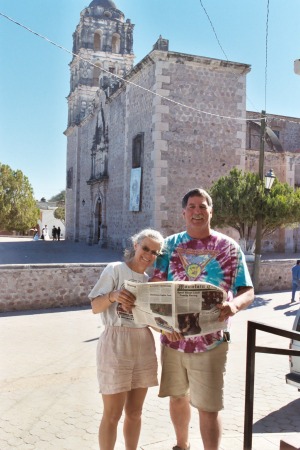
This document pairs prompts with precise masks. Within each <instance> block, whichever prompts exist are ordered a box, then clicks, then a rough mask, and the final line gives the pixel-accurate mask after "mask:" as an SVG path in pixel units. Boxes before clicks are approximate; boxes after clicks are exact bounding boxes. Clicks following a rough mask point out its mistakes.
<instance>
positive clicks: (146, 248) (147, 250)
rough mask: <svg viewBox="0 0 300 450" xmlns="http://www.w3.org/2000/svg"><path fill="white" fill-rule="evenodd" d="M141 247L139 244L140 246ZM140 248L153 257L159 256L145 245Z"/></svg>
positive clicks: (158, 253) (157, 252)
mask: <svg viewBox="0 0 300 450" xmlns="http://www.w3.org/2000/svg"><path fill="white" fill-rule="evenodd" d="M140 245H141V244H140ZM141 248H142V250H143V251H144V252H146V253H151V255H153V256H159V255H160V252H159V251H158V250H151V249H150V248H149V247H147V245H141Z"/></svg>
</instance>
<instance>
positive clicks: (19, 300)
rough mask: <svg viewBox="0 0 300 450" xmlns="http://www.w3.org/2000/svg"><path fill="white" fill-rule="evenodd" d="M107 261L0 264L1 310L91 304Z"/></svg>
mask: <svg viewBox="0 0 300 450" xmlns="http://www.w3.org/2000/svg"><path fill="white" fill-rule="evenodd" d="M105 266H106V264H99V263H98V264H32V265H22V264H17V265H1V266H0V278H1V283H0V312H5V311H20V310H28V309H44V308H56V307H66V306H83V305H88V304H89V299H88V297H87V296H88V293H89V292H90V290H91V289H92V287H93V286H94V284H95V283H96V281H97V279H98V278H99V276H100V274H101V272H102V271H103V269H104V267H105Z"/></svg>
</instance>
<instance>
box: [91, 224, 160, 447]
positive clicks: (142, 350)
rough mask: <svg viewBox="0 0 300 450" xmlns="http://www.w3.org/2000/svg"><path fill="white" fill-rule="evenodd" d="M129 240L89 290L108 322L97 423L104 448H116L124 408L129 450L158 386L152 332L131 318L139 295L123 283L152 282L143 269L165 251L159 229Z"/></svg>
mask: <svg viewBox="0 0 300 450" xmlns="http://www.w3.org/2000/svg"><path fill="white" fill-rule="evenodd" d="M131 240H132V243H133V250H132V251H125V262H114V263H110V264H108V265H107V266H106V268H105V269H104V270H103V272H102V274H101V276H100V279H99V280H98V282H97V283H96V285H95V287H94V288H93V289H92V291H91V293H90V294H89V298H90V299H91V302H92V310H93V313H94V314H97V313H101V319H102V323H103V325H105V330H104V331H103V333H102V334H101V336H100V338H99V342H98V347H97V370H98V381H99V390H100V392H101V394H102V398H103V407H104V410H103V417H102V420H101V423H100V427H99V447H100V450H113V449H114V446H115V442H116V438H117V426H118V422H119V420H120V418H121V415H122V412H123V409H124V412H125V419H124V426H123V434H124V439H125V448H126V450H136V448H137V445H138V440H139V436H140V430H141V415H142V407H143V403H144V400H145V397H146V394H147V389H148V387H151V386H157V384H158V381H157V359H156V353H155V345H154V339H153V335H152V332H151V331H150V330H149V328H148V327H147V326H144V325H137V324H135V323H134V322H133V316H132V314H131V309H132V307H133V304H134V301H135V297H134V295H133V294H132V293H131V292H129V291H127V290H126V289H124V282H125V280H134V281H136V282H141V283H145V282H147V281H148V278H149V277H148V275H147V274H146V273H145V271H146V270H147V269H148V268H149V267H150V266H152V264H153V262H154V261H155V259H156V257H157V256H158V255H159V253H160V252H161V250H162V247H163V242H164V239H163V237H162V235H161V234H160V233H159V232H158V231H155V230H151V229H145V230H142V231H140V232H139V233H138V234H136V235H134V236H133V237H132V238H131Z"/></svg>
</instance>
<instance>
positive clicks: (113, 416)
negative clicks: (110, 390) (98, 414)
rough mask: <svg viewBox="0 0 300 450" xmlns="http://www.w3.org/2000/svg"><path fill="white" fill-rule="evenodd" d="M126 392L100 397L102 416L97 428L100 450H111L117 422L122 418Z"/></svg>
mask: <svg viewBox="0 0 300 450" xmlns="http://www.w3.org/2000/svg"><path fill="white" fill-rule="evenodd" d="M126 394H127V392H121V393H119V394H111V395H102V399H103V407H104V408H103V416H102V420H101V423H100V427H99V448H100V450H113V449H114V447H115V442H116V438H117V427H118V422H119V420H120V418H121V416H122V412H123V408H124V404H125V400H126Z"/></svg>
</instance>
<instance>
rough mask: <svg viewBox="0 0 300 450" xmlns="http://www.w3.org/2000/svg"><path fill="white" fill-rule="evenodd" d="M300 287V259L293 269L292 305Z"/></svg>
mask: <svg viewBox="0 0 300 450" xmlns="http://www.w3.org/2000/svg"><path fill="white" fill-rule="evenodd" d="M299 287H300V259H297V262H296V264H295V265H294V266H293V267H292V300H291V303H294V302H295V301H296V300H295V295H296V292H297V290H298V289H299Z"/></svg>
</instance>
